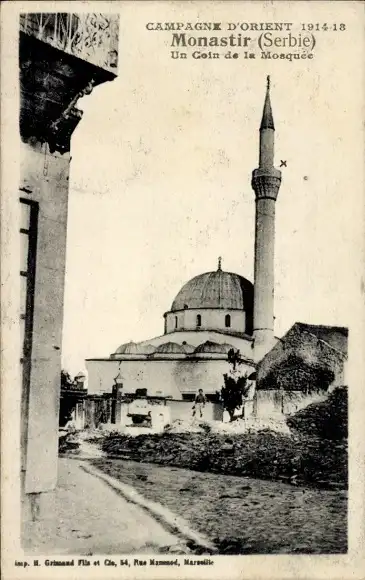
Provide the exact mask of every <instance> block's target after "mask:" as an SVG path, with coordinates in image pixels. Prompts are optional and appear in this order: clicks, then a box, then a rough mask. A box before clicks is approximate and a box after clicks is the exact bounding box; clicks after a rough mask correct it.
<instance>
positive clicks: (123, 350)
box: [112, 341, 155, 356]
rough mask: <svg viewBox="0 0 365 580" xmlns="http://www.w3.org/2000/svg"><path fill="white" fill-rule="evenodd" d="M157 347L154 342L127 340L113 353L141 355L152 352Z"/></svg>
mask: <svg viewBox="0 0 365 580" xmlns="http://www.w3.org/2000/svg"><path fill="white" fill-rule="evenodd" d="M154 350H155V347H154V346H152V344H144V345H141V344H138V343H136V342H133V341H131V342H126V343H125V344H121V345H120V346H119V347H118V348H117V350H116V351H115V352H114V353H113V355H112V356H115V355H141V354H152V353H153V352H154Z"/></svg>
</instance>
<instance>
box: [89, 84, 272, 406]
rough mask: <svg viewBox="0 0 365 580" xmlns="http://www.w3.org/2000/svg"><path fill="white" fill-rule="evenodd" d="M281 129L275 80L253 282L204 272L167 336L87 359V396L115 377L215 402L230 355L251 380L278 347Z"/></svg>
mask: <svg viewBox="0 0 365 580" xmlns="http://www.w3.org/2000/svg"><path fill="white" fill-rule="evenodd" d="M274 140H275V127H274V120H273V114H272V108H271V101H270V79H269V77H268V79H267V88H266V96H265V102H264V108H263V114H262V120H261V125H260V148H259V167H258V168H257V169H255V170H254V171H253V174H252V188H253V190H254V193H255V201H256V212H255V251H254V261H255V262H254V284H252V282H250V281H249V280H247V279H246V278H244V277H243V276H241V275H239V274H237V273H232V272H226V271H224V270H223V269H222V263H221V259H220V258H219V260H218V266H217V269H216V270H215V271H212V272H205V273H203V274H200V275H198V276H196V277H194V278H192V279H191V280H189V281H188V282H187V283H186V284H184V285H183V287H182V288H181V290H180V291H179V293H178V294H177V296H176V297H175V299H174V300H173V302H172V305H171V308H170V310H168V311H167V312H165V314H164V333H163V334H162V335H161V336H157V337H154V338H151V339H148V340H145V341H142V342H138V343H134V342H130V343H126V344H122V345H121V346H119V348H117V349H116V351H115V352H114V353H112V354H111V355H110V356H109V357H107V358H92V359H87V360H86V368H87V371H88V391H89V393H90V394H99V393H102V392H108V391H110V390H111V388H112V385H113V382H114V378H115V377H116V376H119V377H122V379H123V391H124V392H125V393H134V392H135V390H136V389H137V388H146V389H147V392H148V394H149V395H151V396H164V397H171V398H174V399H190V398H191V397H193V396H194V394H195V393H196V391H197V389H199V388H203V390H204V391H205V393H206V395H207V398H208V400H209V399H210V400H212V401H214V400H215V397H216V393H217V391H219V390H220V388H221V386H222V381H223V374H224V373H225V372H227V354H228V351H229V350H230V349H232V348H233V349H235V350H239V352H240V355H241V357H242V359H243V363H242V366H241V368H242V371H243V372H246V373H247V374H248V375H249V376H250V375H252V373H253V372H254V371H255V369H256V366H257V362H258V361H260V360H261V359H262V358H263V357H264V356H265V354H266V353H267V352H268V351H270V350H271V349H272V347H273V346H274V345H275V343H276V340H277V339H275V337H274V243H275V204H276V199H277V196H278V192H279V188H280V184H281V172H280V171H279V170H278V169H276V168H275V167H274Z"/></svg>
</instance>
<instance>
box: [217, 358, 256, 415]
mask: <svg viewBox="0 0 365 580" xmlns="http://www.w3.org/2000/svg"><path fill="white" fill-rule="evenodd" d="M228 362H229V364H230V365H231V367H232V368H231V371H230V372H229V373H225V374H224V375H223V379H224V386H223V387H222V388H221V391H220V393H219V398H220V400H221V402H222V404H223V407H224V409H225V410H226V411H227V412H228V414H229V420H230V421H234V412H235V411H236V410H237V409H239V408H240V407H242V405H243V403H244V400H245V399H246V398H247V395H248V392H249V389H250V384H249V383H248V379H247V374H242V373H241V372H240V368H239V367H240V365H242V363H243V359H242V358H241V355H240V351H239V350H234V349H233V348H231V349H230V350H229V351H228Z"/></svg>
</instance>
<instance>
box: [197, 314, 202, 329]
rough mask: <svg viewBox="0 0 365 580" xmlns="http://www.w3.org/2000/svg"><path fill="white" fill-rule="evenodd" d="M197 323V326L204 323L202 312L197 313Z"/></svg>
mask: <svg viewBox="0 0 365 580" xmlns="http://www.w3.org/2000/svg"><path fill="white" fill-rule="evenodd" d="M196 325H197V326H201V325H202V317H201V315H200V314H197V315H196Z"/></svg>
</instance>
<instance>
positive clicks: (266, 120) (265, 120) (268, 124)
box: [260, 75, 275, 131]
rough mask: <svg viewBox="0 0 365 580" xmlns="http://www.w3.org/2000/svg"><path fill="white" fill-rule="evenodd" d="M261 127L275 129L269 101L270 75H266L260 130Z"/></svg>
mask: <svg viewBox="0 0 365 580" xmlns="http://www.w3.org/2000/svg"><path fill="white" fill-rule="evenodd" d="M263 129H272V130H273V131H275V126H274V118H273V115H272V109H271V101H270V75H267V77H266V96H265V103H264V110H263V112H262V119H261V125H260V131H262V130H263Z"/></svg>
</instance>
